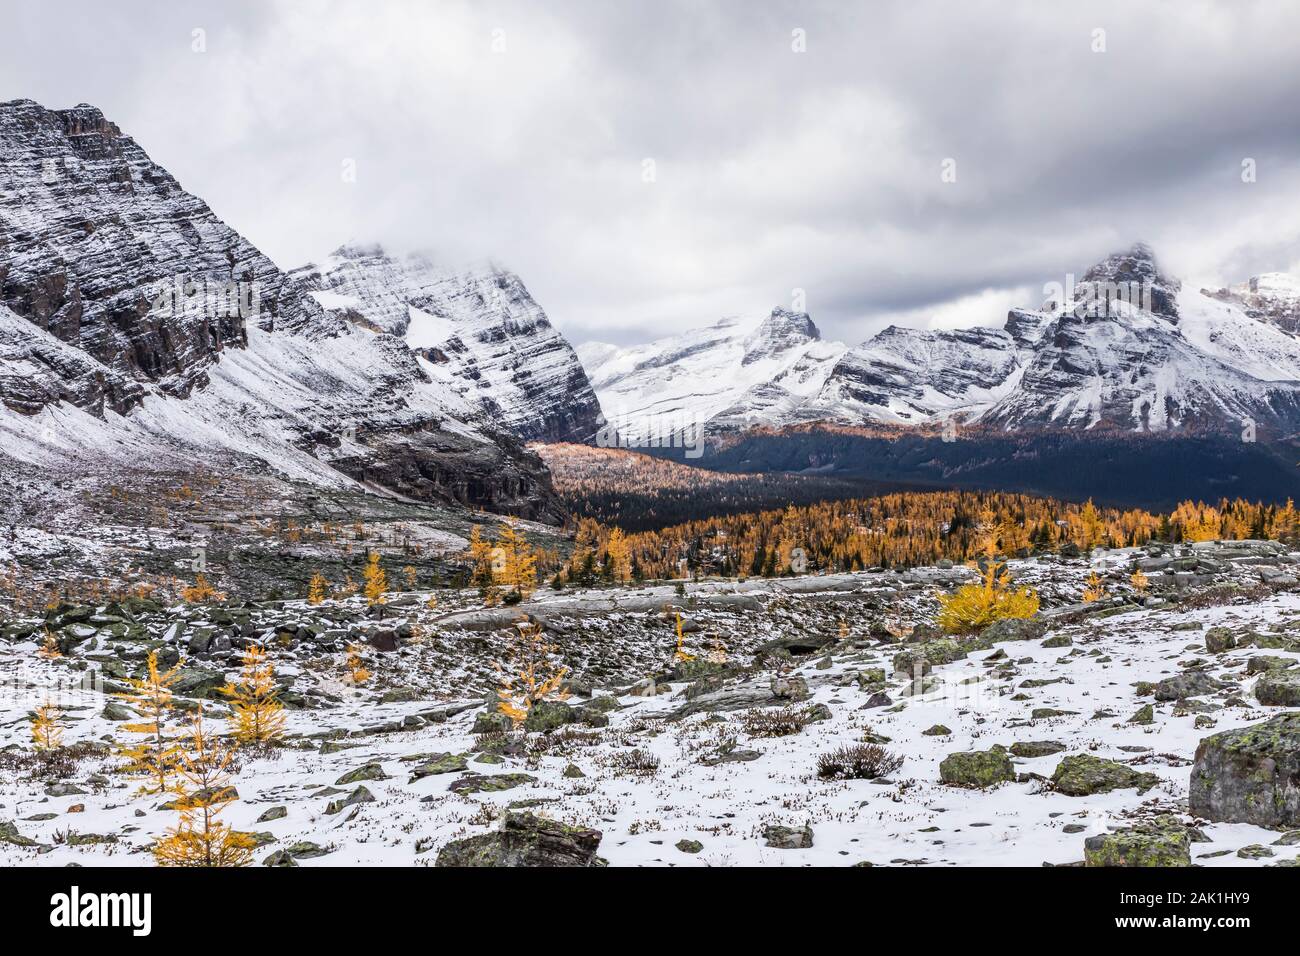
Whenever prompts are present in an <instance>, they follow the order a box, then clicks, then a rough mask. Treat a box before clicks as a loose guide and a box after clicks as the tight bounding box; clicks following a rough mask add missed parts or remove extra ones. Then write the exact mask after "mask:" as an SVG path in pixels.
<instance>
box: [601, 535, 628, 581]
mask: <svg viewBox="0 0 1300 956" xmlns="http://www.w3.org/2000/svg"><path fill="white" fill-rule="evenodd" d="M605 555H606V557H608V558H609V569H610V574H611V575H612V576H613V578H614V580H615V581H617V582H619V583H620V584H624V583H626V582H628V581H631V580H632V548H631V546H630V545H629V543H628V540H627V536H626V535H624V534H623V529H622V528H615V529H614V530H613V531H611V532H610V533H609V540H608V541H606V542H605Z"/></svg>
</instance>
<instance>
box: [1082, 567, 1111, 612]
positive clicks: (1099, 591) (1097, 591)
mask: <svg viewBox="0 0 1300 956" xmlns="http://www.w3.org/2000/svg"><path fill="white" fill-rule="evenodd" d="M1105 596H1106V585H1104V584H1103V583H1102V581H1101V578H1100V577H1098V575H1097V572H1096V571H1093V572H1091V573H1090V574H1089V575H1088V580H1087V581H1085V582H1084V588H1083V603H1084V604H1091V603H1092V602H1094V601H1100V600H1101V599H1102V598H1104V597H1105Z"/></svg>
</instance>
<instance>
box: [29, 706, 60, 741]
mask: <svg viewBox="0 0 1300 956" xmlns="http://www.w3.org/2000/svg"><path fill="white" fill-rule="evenodd" d="M62 742H63V727H62V726H61V724H60V723H59V708H58V707H57V706H56V705H54V704H52V703H50V702H49V701H48V700H47V701H46V702H45V703H43V704H41V706H39V707H37V708H36V710H35V711H34V712H33V713H32V746H33V747H34V748H35V749H36V750H40V751H45V752H47V753H48V752H50V751H53V750H58V749H59V746H60V745H61V744H62Z"/></svg>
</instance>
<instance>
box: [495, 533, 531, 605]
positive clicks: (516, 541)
mask: <svg viewBox="0 0 1300 956" xmlns="http://www.w3.org/2000/svg"><path fill="white" fill-rule="evenodd" d="M496 546H497V547H498V548H500V549H501V551H500V558H501V560H500V565H501V570H500V573H498V574H497V575H495V579H496V581H497V583H499V584H501V585H503V586H505V587H506V588H509V589H511V590H513V591H514V592H515V593H516V594H518V595H519V596H520V598H523V599H524V600H527V599H528V598H529V597H531V596H532V594H533V592H534V591H536V590H537V555H536V554H534V553H533V549H532V547H531V546H530V545H529V544H528V542H527V541H525V540H524V537H523V535H521V534H520V533H519V531H518V529H517V528H516V527H515V523H514V522H513V521H507V522H506V523H505V526H504V527H502V529H501V534H500V535H499V536H498V537H497V543H496Z"/></svg>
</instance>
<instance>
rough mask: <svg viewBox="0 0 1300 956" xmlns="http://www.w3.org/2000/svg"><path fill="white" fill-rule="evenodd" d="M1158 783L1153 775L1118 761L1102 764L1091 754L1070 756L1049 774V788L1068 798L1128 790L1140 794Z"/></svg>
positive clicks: (1102, 761) (1105, 761) (1099, 759)
mask: <svg viewBox="0 0 1300 956" xmlns="http://www.w3.org/2000/svg"><path fill="white" fill-rule="evenodd" d="M1159 782H1160V778H1159V777H1157V776H1156V775H1155V774H1153V773H1139V772H1138V771H1136V770H1134V769H1133V768H1132V767H1128V766H1125V765H1124V764H1122V763H1119V762H1118V761H1115V760H1104V759H1102V758H1101V757H1095V756H1093V755H1092V754H1071V755H1070V756H1068V757H1065V758H1064V759H1063V760H1062V761H1061V762H1060V763H1059V764H1057V767H1056V772H1055V773H1053V774H1052V784H1053V786H1055V787H1056V789H1057V791H1058V792H1059V793H1064V794H1066V795H1067V796H1071V797H1086V796H1091V795H1092V794H1094V793H1109V792H1110V791H1111V790H1126V789H1128V788H1129V787H1136V788H1137V792H1138V793H1139V794H1142V793H1146V792H1147V791H1148V790H1150V789H1151V788H1152V787H1154V786H1155V785H1156V784H1158V783H1159Z"/></svg>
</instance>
